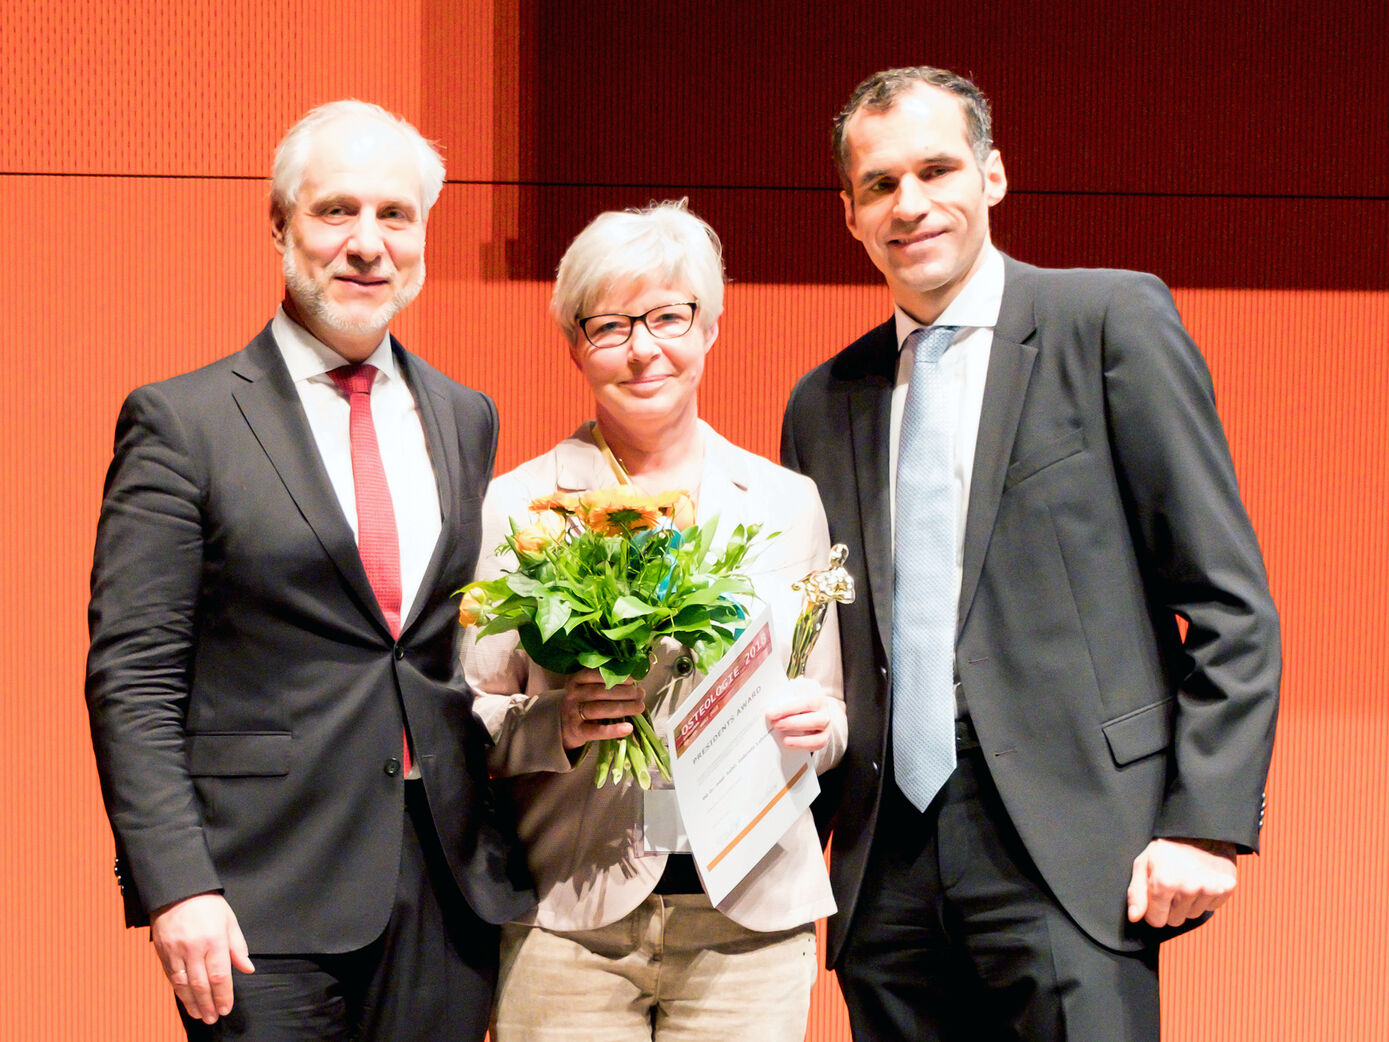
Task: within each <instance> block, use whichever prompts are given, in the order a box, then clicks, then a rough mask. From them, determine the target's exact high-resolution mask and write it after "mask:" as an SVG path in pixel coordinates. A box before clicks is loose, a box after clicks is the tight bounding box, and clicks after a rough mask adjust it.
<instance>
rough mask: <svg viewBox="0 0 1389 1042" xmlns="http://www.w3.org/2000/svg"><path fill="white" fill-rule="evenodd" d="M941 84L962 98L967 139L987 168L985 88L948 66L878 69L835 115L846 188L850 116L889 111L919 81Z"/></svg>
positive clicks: (989, 138)
mask: <svg viewBox="0 0 1389 1042" xmlns="http://www.w3.org/2000/svg"><path fill="white" fill-rule="evenodd" d="M919 83H924V84H926V86H928V87H938V88H940V89H941V90H944V91H948V92H950V93H951V94H953V95H955V97H956V98H958V99H959V101H960V110H961V111H962V112H963V113H964V117H965V140H966V141H968V142H969V147H970V150H971V151H972V152H973V153H974V161H975V162H976V163H978V164H979V169H980V170H982V169H984V164H985V163H986V162H987V161H988V158H989V153H990V152H992V151H993V147H994V138H993V116H992V115H991V113H990V112H989V99H988V98H986V97H984V92H983V91H981V90H980V89H979V88H978V87H976V86H975V85H974V84H973V83H972V82H971V81H970V80H967V79H965V78H964V77H963V76H961V75H959V74H958V73H954V72H951V71H950V70H949V69H937V68H935V67H934V66H931V65H912V66H909V67H907V68H903V69H884V70H883V71H882V72H875V73H874V74H873V75H872V76H869V77H868V79H866V80H864V81H863V82H862V83H860V84H859V85H858V86H857V87H855V88H854V92H853V94H851V95H849V100H848V102H847V103H846V104H845V106H844V107H843V108H842V109H841V110H840V111H839V115H837V116H835V117H834V133H833V139H832V144H833V148H834V165H835V168H836V169H837V170H838V171H839V180H840V181H842V182H843V183H844V187H845V188H846V189H848V188H851V187H852V186H851V185H850V184H849V140H848V126H849V120H851V119H853V118H854V115H855V114H856V113H857V112H858V111H859V110H860V109H867V110H868V111H869V112H886V111H887V110H888V109H890V108H892V106H893V104H894V103H896V101H897V99H898V98H899V97H901V96H902V95H903V94H905V93H907V92H908V91H910V90H912V89H913V88H914V87H916V85H917V84H919Z"/></svg>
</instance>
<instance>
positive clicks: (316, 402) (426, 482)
mask: <svg viewBox="0 0 1389 1042" xmlns="http://www.w3.org/2000/svg"><path fill="white" fill-rule="evenodd" d="M270 330H271V332H272V333H273V334H274V336H275V343H276V344H277V345H278V346H279V348H280V354H281V355H282V356H283V357H284V360H285V365H286V366H288V367H289V375H290V379H292V380H293V381H294V389H295V390H296V391H298V392H299V400H300V401H301V402H303V403H304V412H305V413H306V414H307V416H308V418H309V429H310V430H311V431H313V437H314V441H315V443H317V445H318V454H319V457H320V458H321V459H322V460H323V466H324V468H325V469H326V470H327V471H328V480H329V481H331V482H332V485H333V492H334V493H335V494H336V495H337V498H338V503H339V504H340V505H341V506H342V512H343V516H344V517H346V518H347V523H348V524H349V525H351V526H352V535H353V536H354V537H356V536H357V488H356V485H355V484H354V483H353V480H352V440H351V435H350V433H349V430H348V419H349V415H350V411H351V407H350V405H349V403H348V400H347V396H346V395H344V394H343V393H342V392H341V391H339V390H338V386H337V384H335V383H334V382H333V378H332V377H331V376H329V375H328V373H329V371H330V370H333V369H337V368H338V367H339V366H344V365H348V364H350V363H348V361H347V360H346V359H345V358H343V357H342V356H341V355H339V354H338V353H337V352H336V351H334V350H333V349H332V348H330V347H328V346H327V345H326V344H324V343H322V342H321V341H319V340H318V339H317V338H316V337H314V336H313V334H311V333H310V332H309V331H308V330H306V329H305V328H304V327H303V326H301V325H299V324H298V323H297V322H295V321H294V320H293V319H291V318H290V317H289V316H288V315H286V314H285V311H284V308H283V307H281V308H279V309H278V310H277V311H276V312H275V318H274V320H273V321H272V322H271V326H270ZM367 364H369V365H374V366H375V367H376V377H375V380H374V382H373V383H372V387H371V416H372V421H373V423H374V424H375V426H376V442H377V445H378V446H379V447H380V449H381V464H382V466H383V467H384V468H385V470H386V484H387V485H388V486H389V487H390V490H391V506H392V507H393V509H394V510H395V526H396V538H397V539H398V540H399V542H400V621H401V624H402V625H404V623H405V620H406V619H408V618H409V617H410V609H411V608H412V607H413V605H414V603H415V598H416V596H417V595H418V593H419V589H420V582H421V581H422V580H423V579H424V572H425V569H426V568H427V567H429V559H430V558H431V557H432V556H433V554H434V546H435V544H436V543H437V542H438V541H439V533H440V531H441V530H442V528H443V518H442V515H441V512H440V509H439V486H438V483H437V481H436V480H435V477H434V468H433V467H432V466H431V465H430V462H429V450H428V448H427V447H426V446H425V440H424V427H423V425H422V424H421V423H420V410H419V407H418V406H417V405H416V404H415V398H414V395H412V394H411V393H410V388H409V386H408V385H407V384H406V382H405V380H404V378H403V377H402V376H401V375H400V372H399V371H398V370H397V369H396V364H395V356H394V355H393V354H392V353H391V340H390V335H389V334H387V335H385V336H383V337H382V338H381V343H380V344H379V345H378V346H377V348H376V350H375V351H373V352H372V354H371V357H370V358H368V359H367Z"/></svg>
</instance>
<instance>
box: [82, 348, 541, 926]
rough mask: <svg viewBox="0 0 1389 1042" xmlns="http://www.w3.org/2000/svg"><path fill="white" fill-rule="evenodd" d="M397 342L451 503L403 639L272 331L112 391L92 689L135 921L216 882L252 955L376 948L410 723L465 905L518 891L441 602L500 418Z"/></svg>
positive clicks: (494, 913) (467, 544)
mask: <svg viewBox="0 0 1389 1042" xmlns="http://www.w3.org/2000/svg"><path fill="white" fill-rule="evenodd" d="M392 347H393V349H394V351H395V356H396V361H397V363H398V365H399V366H400V371H401V373H402V374H403V375H404V378H405V379H406V381H407V382H408V383H409V384H410V387H411V390H412V391H413V392H414V396H415V399H416V401H417V403H418V405H419V410H420V418H421V421H422V423H423V427H424V433H425V440H426V443H427V445H428V449H429V455H430V459H431V460H432V462H433V465H434V471H435V474H436V477H437V480H438V486H439V498H440V503H441V506H442V509H443V531H442V533H441V535H440V538H439V543H438V545H437V546H436V547H435V551H434V556H433V558H432V560H431V561H430V564H429V567H428V570H427V572H426V574H425V577H424V580H423V583H422V585H421V588H420V592H419V595H418V596H417V598H416V603H415V605H414V608H413V609H412V612H411V614H410V616H409V618H407V619H405V620H404V621H403V625H402V628H401V634H400V638H399V640H395V639H393V638H392V637H391V633H390V630H389V629H388V627H387V625H386V622H385V619H384V617H383V616H382V615H381V611H380V609H379V607H378V606H377V603H376V598H375V596H374V595H373V593H372V589H371V586H370V585H369V583H368V581H367V577H366V573H365V571H364V570H363V567H362V563H361V558H360V557H359V555H358V553H357V547H356V543H355V541H354V539H353V536H352V530H351V528H350V527H349V525H348V522H347V520H346V518H345V517H344V516H343V513H342V509H341V507H340V506H339V504H338V501H337V499H336V497H335V495H334V493H333V489H332V486H331V484H330V482H329V480H328V476H327V472H326V471H325V470H324V468H323V464H322V462H321V461H320V458H319V454H318V451H317V447H316V445H315V443H314V440H313V435H312V433H311V432H310V429H309V426H308V420H307V418H306V417H305V414H304V411H303V408H302V406H301V404H300V400H299V396H298V393H297V392H296V391H295V389H294V386H293V384H292V382H291V380H290V377H289V373H288V371H287V369H286V368H285V365H284V362H283V360H282V358H281V355H280V353H279V350H278V349H277V347H276V345H275V342H274V339H273V337H272V336H271V333H270V328H269V326H267V327H266V328H265V329H264V330H263V331H262V332H261V333H260V335H259V336H257V337H256V338H255V339H254V340H253V341H251V343H250V344H249V345H247V347H246V348H245V349H243V350H242V351H240V352H238V353H236V354H234V355H232V356H230V357H229V358H225V359H222V360H221V361H218V362H215V363H213V364H212V365H209V366H207V367H206V368H203V369H199V370H197V371H196V372H192V373H187V374H184V375H182V376H177V377H174V378H173V379H170V380H165V381H162V382H160V383H156V384H152V385H150V386H147V387H142V388H140V389H138V390H136V391H135V392H133V393H132V394H131V395H130V397H129V398H128V399H127V400H126V402H125V405H124V407H123V408H122V410H121V414H120V419H119V421H118V423H117V427H116V439H115V458H114V460H113V461H112V464H111V468H110V471H109V473H108V475H107V480H106V492H105V498H104V501H103V503H102V509H101V519H100V523H99V526H98V530H97V541H96V554H95V561H94V564H93V567H92V600H91V608H90V615H89V622H90V628H91V637H92V643H91V651H90V655H89V658H88V662H87V702H88V707H89V710H90V716H91V725H92V740H93V745H94V747H95V750H96V758H97V767H98V770H99V772H100V775H101V782H102V790H103V795H104V797H105V800H106V808H107V813H108V815H109V816H110V819H111V825H112V829H113V831H114V833H115V838H116V848H117V874H118V876H119V877H120V878H121V882H122V891H123V893H124V895H125V905H126V919H127V922H128V923H129V924H131V925H138V924H143V923H144V922H146V921H147V917H148V915H149V913H150V912H152V911H153V910H155V909H157V908H160V907H162V906H164V905H166V904H169V903H170V902H173V901H176V900H178V899H181V898H183V897H187V896H190V895H192V894H197V893H203V892H207V891H213V890H220V891H223V892H224V893H225V895H226V897H227V900H228V901H229V902H230V904H231V906H232V909H233V911H235V913H236V915H237V918H238V920H239V922H240V925H241V927H242V930H243V932H244V933H245V935H246V938H247V941H248V943H249V945H250V948H251V951H253V952H262V953H285V952H339V951H348V950H353V949H356V948H360V947H362V946H363V945H365V944H367V943H369V942H370V941H371V940H373V939H374V938H375V937H377V936H378V935H379V934H380V932H381V930H382V929H383V928H384V926H385V924H386V921H387V918H388V916H389V913H390V908H391V903H392V899H393V897H394V891H395V886H394V881H395V879H396V876H397V872H398V870H399V864H400V844H401V837H402V829H403V827H404V795H403V794H404V789H403V781H402V776H401V773H400V757H401V726H402V724H403V723H404V722H406V721H408V724H409V729H410V735H411V739H412V742H413V745H414V750H415V754H416V757H417V759H418V761H419V764H420V769H421V773H422V775H423V778H424V785H425V789H426V792H427V795H428V799H429V805H430V808H431V811H432V813H433V816H434V823H435V826H436V827H437V830H438V834H439V839H440V841H441V843H442V845H443V849H444V852H445V855H446V857H447V859H448V862H449V865H450V867H451V868H452V870H453V874H454V876H455V877H456V878H457V880H458V884H459V886H460V887H461V889H462V891H463V893H464V895H465V896H466V897H467V900H468V902H469V904H470V905H471V906H472V908H473V909H474V910H475V911H476V912H477V913H478V915H479V916H481V917H482V918H484V919H486V920H489V921H491V922H503V921H506V920H508V919H510V918H512V917H514V916H516V915H517V914H519V913H521V912H524V911H526V910H527V909H528V908H529V907H530V906H531V905H532V904H533V900H532V898H531V895H530V894H529V892H528V890H527V884H526V882H525V880H524V871H523V870H521V871H519V872H518V868H519V865H520V862H519V859H516V858H514V857H513V856H512V851H511V846H510V843H509V841H508V839H507V838H506V828H505V826H504V824H503V823H501V822H500V821H498V820H497V819H496V813H495V807H494V802H493V798H492V795H491V792H490V790H489V788H488V782H487V774H486V766H485V762H484V748H483V746H484V742H485V741H486V738H485V734H486V732H485V730H484V729H483V728H482V727H481V724H480V723H478V721H477V720H476V718H475V717H474V715H473V712H472V693H471V692H470V691H469V690H468V689H467V687H466V685H464V684H463V682H462V681H461V679H460V678H459V677H458V675H457V670H456V667H455V637H456V632H457V631H456V626H457V608H456V605H455V604H454V603H453V602H452V600H451V597H450V595H451V594H452V592H453V591H454V590H456V589H458V588H459V587H460V586H462V585H463V584H464V583H465V582H467V581H468V580H469V579H470V578H471V576H472V572H473V567H474V564H475V563H476V560H477V553H478V532H479V509H480V505H481V498H482V494H483V492H484V491H485V489H486V486H487V483H488V481H489V479H490V477H491V469H492V462H493V458H494V454H495V450H496V431H497V422H496V412H495V409H494V407H493V405H492V402H491V401H490V400H489V399H488V398H486V397H485V396H484V395H481V394H479V393H477V392H476V391H471V390H469V389H467V388H465V387H462V386H460V385H459V384H457V383H455V382H453V381H452V380H449V379H448V378H446V377H444V376H443V375H442V374H441V373H439V372H438V371H436V370H435V369H433V368H431V367H430V366H428V365H427V364H425V363H424V362H423V361H421V360H420V359H418V358H416V357H414V356H413V355H410V354H408V353H407V352H405V351H404V350H403V349H402V348H401V346H400V345H399V344H398V343H396V342H395V341H394V340H393V341H392Z"/></svg>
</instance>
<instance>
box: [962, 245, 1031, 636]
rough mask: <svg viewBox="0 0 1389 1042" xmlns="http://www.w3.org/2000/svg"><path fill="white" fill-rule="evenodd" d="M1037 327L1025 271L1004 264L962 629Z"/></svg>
mask: <svg viewBox="0 0 1389 1042" xmlns="http://www.w3.org/2000/svg"><path fill="white" fill-rule="evenodd" d="M1035 329H1036V319H1035V315H1034V313H1033V302H1032V293H1031V289H1030V288H1029V287H1028V285H1027V281H1026V277H1025V269H1024V268H1023V267H1022V266H1021V265H1019V264H1017V263H1016V262H1014V261H1013V260H1011V259H1009V258H1005V260H1004V288H1003V303H1002V307H1001V308H1000V312H999V316H998V325H997V326H995V327H994V338H993V347H992V348H991V350H990V353H989V372H988V376H987V377H986V378H985V383H984V406H983V411H982V412H981V413H980V416H979V438H978V441H977V443H976V445H975V450H974V470H973V474H972V476H971V478H970V494H969V506H968V509H967V510H966V513H965V541H964V557H963V574H962V576H961V581H960V613H959V618H960V622H959V625H960V628H961V629H963V627H964V623H965V619H966V618H967V617H968V615H969V609H970V605H971V604H972V603H973V601H974V592H975V590H976V589H978V587H979V575H980V572H981V571H982V570H983V568H984V556H985V554H986V552H987V551H988V548H989V537H990V536H991V535H992V534H993V529H994V519H995V518H996V517H997V516H998V507H999V503H1000V501H1001V499H1002V497H1003V481H1004V478H1005V477H1006V476H1007V473H1008V461H1009V459H1010V458H1011V457H1012V454H1013V439H1014V438H1015V437H1016V436H1017V432H1018V420H1019V419H1020V418H1021V416H1022V406H1023V401H1024V399H1025V398H1026V396H1027V385H1028V381H1029V380H1030V379H1031V375H1032V362H1033V360H1034V359H1035V358H1036V357H1037V349H1036V348H1035V347H1032V346H1031V345H1029V344H1028V343H1027V342H1026V341H1028V340H1029V339H1030V338H1031V337H1032V334H1033V332H1034V331H1035Z"/></svg>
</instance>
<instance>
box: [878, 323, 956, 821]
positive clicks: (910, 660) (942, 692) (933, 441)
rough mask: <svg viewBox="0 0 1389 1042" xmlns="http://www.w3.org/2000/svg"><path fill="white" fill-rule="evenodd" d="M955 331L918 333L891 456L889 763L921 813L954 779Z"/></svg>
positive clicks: (912, 342)
mask: <svg viewBox="0 0 1389 1042" xmlns="http://www.w3.org/2000/svg"><path fill="white" fill-rule="evenodd" d="M955 329H956V327H954V326H931V327H929V328H925V329H917V330H915V331H913V332H912V334H911V335H910V336H909V337H908V338H907V343H906V344H905V345H903V346H904V349H905V347H907V346H914V347H915V351H916V356H915V359H914V361H913V363H912V375H911V383H910V385H909V386H908V388H907V401H906V405H905V406H904V407H903V410H902V430H901V435H900V437H899V439H898V446H897V503H896V514H895V522H894V525H895V527H894V536H893V544H894V545H893V555H894V563H895V569H896V574H895V576H894V579H893V598H892V758H893V763H894V770H895V773H896V776H897V787H898V788H899V789H901V790H902V793H903V795H905V796H906V797H907V799H909V800H911V802H912V804H913V805H915V806H916V808H917V809H918V810H925V809H926V807H927V805H928V804H929V803H930V802H931V800H932V798H933V797H934V796H935V795H936V793H937V792H938V791H940V788H941V786H942V785H944V784H945V781H946V779H947V778H949V777H950V773H951V772H952V771H953V770H954V769H955V665H954V663H955V626H956V615H957V611H958V609H957V606H956V602H957V600H958V593H957V591H956V590H955V515H956V507H955V479H954V473H953V472H954V464H955V426H956V420H957V417H958V416H959V401H958V398H957V396H956V394H954V393H953V392H952V391H951V389H950V387H949V386H948V384H947V381H946V379H945V376H944V374H943V373H942V372H941V365H940V359H941V356H942V355H943V354H945V349H946V348H947V347H949V346H950V338H951V337H952V336H954V334H955Z"/></svg>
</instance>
